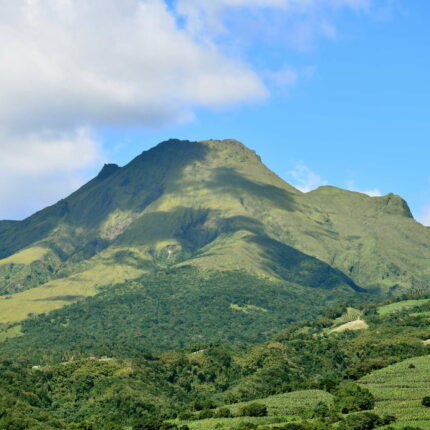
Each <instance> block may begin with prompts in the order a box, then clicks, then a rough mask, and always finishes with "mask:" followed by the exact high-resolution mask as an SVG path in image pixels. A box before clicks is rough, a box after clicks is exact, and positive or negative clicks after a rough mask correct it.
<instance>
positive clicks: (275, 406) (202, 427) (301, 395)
mask: <svg viewBox="0 0 430 430" xmlns="http://www.w3.org/2000/svg"><path fill="white" fill-rule="evenodd" d="M253 402H257V403H262V404H264V405H265V406H266V407H267V416H266V417H235V418H210V419H205V420H198V421H183V422H181V421H179V420H176V422H177V423H180V424H181V425H184V424H186V425H188V426H189V428H190V429H192V430H212V429H218V428H223V427H225V428H227V429H229V428H234V427H236V426H238V425H239V424H240V423H250V422H251V423H254V424H257V425H269V424H281V423H286V422H291V421H295V420H300V413H302V412H303V410H305V409H312V408H315V407H316V406H317V405H318V404H319V403H325V404H327V405H331V404H332V402H333V396H332V395H331V394H329V393H327V392H326V391H322V390H301V391H294V392H291V393H283V394H277V395H274V396H269V397H266V398H263V399H257V400H253V401H252V402H242V403H235V404H232V405H227V406H226V407H228V408H229V409H230V411H231V412H232V414H233V415H238V413H239V410H240V408H242V407H243V406H245V405H248V404H250V403H253Z"/></svg>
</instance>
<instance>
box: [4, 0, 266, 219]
mask: <svg viewBox="0 0 430 430" xmlns="http://www.w3.org/2000/svg"><path fill="white" fill-rule="evenodd" d="M0 40H1V43H0V151H1V160H0V183H1V184H2V186H1V187H0V202H1V204H0V219H1V218H3V217H10V216H13V215H14V214H19V213H24V212H20V208H22V207H23V205H22V204H21V203H18V202H19V201H22V200H26V201H27V202H28V203H27V204H25V205H24V206H25V207H26V208H27V209H28V210H31V211H32V210H35V209H36V208H39V207H41V206H42V205H44V204H46V203H47V202H49V203H52V202H53V201H55V200H56V199H58V198H59V197H62V196H63V195H64V194H63V193H65V192H69V191H71V189H72V188H73V187H74V186H76V184H77V183H80V181H82V180H83V177H82V174H81V172H82V171H83V170H85V169H87V168H89V167H91V166H92V165H93V164H94V162H95V161H96V160H98V161H99V162H100V161H101V151H100V149H99V145H98V143H97V140H96V139H94V137H93V136H92V135H91V133H89V132H88V130H89V129H92V130H96V129H97V127H102V126H129V125H138V126H141V127H145V126H158V125H160V124H166V123H167V124H171V123H176V122H182V121H187V120H189V119H191V118H193V109H194V108H195V107H201V106H203V107H210V108H211V107H220V106H225V105H229V104H234V103H238V102H243V101H248V100H252V99H259V98H264V97H265V96H266V93H267V91H266V88H265V87H264V85H263V83H262V81H261V80H260V78H259V77H258V76H257V74H256V73H255V72H253V71H252V70H251V69H250V68H249V67H247V66H246V65H245V64H243V63H241V62H240V61H236V60H233V59H230V58H227V57H226V56H224V55H223V54H222V53H221V52H220V51H219V50H218V49H217V47H216V45H215V44H213V43H210V42H207V43H203V42H201V41H200V42H196V41H195V40H194V39H193V38H192V37H191V36H190V35H189V33H188V32H186V31H185V30H181V29H180V28H178V26H177V24H176V21H175V18H174V17H173V16H172V15H171V14H170V13H169V11H168V9H167V6H166V5H165V3H164V2H163V1H162V0H122V1H118V0H93V1H91V2H88V1H87V0H73V1H72V0H61V1H59V0H32V1H28V0H14V1H12V2H11V1H8V0H0ZM83 130H86V131H85V132H84V131H83ZM54 177H55V178H57V179H56V180H55V183H54V182H51V183H52V186H50V185H48V186H43V180H44V179H43V178H45V180H47V181H48V182H49V181H50V178H54ZM59 177H61V178H62V179H61V180H59V179H58V178H59ZM79 178H80V180H79ZM38 185H39V186H40V187H41V188H43V190H44V191H43V193H42V192H41V191H39V192H37V186H38ZM38 195H40V196H41V198H40V201H39V202H38V204H35V205H32V204H31V202H32V201H34V200H37V199H36V198H34V199H33V198H32V196H38ZM49 196H50V197H49ZM25 213H28V212H25Z"/></svg>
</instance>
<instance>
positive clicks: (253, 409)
mask: <svg viewBox="0 0 430 430" xmlns="http://www.w3.org/2000/svg"><path fill="white" fill-rule="evenodd" d="M239 415H241V416H242V417H266V416H267V407H266V405H264V404H263V403H257V402H254V403H250V404H248V405H245V406H242V407H241V408H240V410H239Z"/></svg>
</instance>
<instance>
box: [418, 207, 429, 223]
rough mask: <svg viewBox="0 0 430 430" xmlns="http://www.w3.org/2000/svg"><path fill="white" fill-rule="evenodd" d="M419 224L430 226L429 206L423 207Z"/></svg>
mask: <svg viewBox="0 0 430 430" xmlns="http://www.w3.org/2000/svg"><path fill="white" fill-rule="evenodd" d="M419 222H420V223H421V224H424V225H427V226H430V205H427V206H424V207H423V209H422V211H421V216H420V217H419Z"/></svg>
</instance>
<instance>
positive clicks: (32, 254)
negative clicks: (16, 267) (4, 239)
mask: <svg viewBox="0 0 430 430" xmlns="http://www.w3.org/2000/svg"><path fill="white" fill-rule="evenodd" d="M47 253H48V249H47V248H42V247H40V246H34V247H31V248H27V249H23V250H22V251H19V252H17V253H16V254H13V255H11V256H10V257H8V258H4V259H3V260H0V265H4V264H31V263H33V262H34V261H37V260H41V259H42V258H43V257H44V256H45V255H46V254H47Z"/></svg>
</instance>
